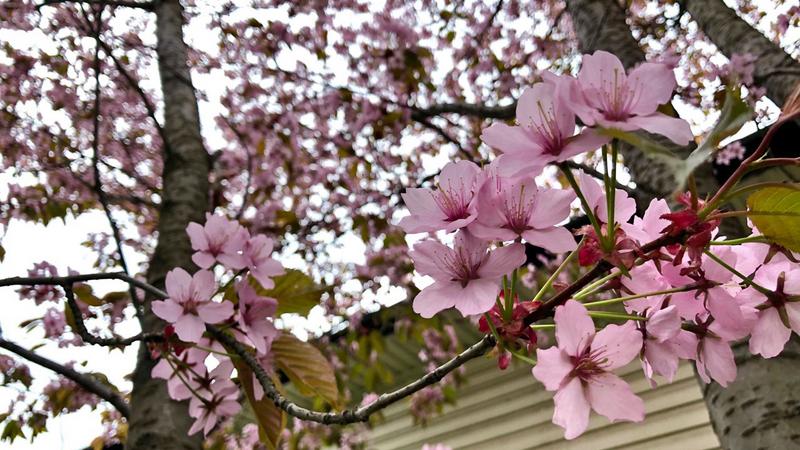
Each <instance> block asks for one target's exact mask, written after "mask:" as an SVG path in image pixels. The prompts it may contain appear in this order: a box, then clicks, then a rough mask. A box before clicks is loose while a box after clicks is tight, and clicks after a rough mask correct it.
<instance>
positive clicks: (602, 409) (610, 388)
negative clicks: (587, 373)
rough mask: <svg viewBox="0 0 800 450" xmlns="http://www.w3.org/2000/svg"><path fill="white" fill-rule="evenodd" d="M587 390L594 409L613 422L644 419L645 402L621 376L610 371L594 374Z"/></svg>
mask: <svg viewBox="0 0 800 450" xmlns="http://www.w3.org/2000/svg"><path fill="white" fill-rule="evenodd" d="M586 391H587V392H586V394H587V397H588V398H589V404H590V405H591V406H592V409H594V410H595V411H597V413H598V414H600V415H601V416H605V417H607V418H608V419H609V420H611V421H612V422H616V421H617V420H627V421H631V422H641V421H642V420H644V402H643V401H642V399H641V398H639V397H638V396H636V395H635V394H634V393H633V391H632V390H631V387H630V386H629V385H628V383H626V382H625V381H623V380H622V379H621V378H620V377H618V376H616V375H614V374H612V373H608V372H606V373H603V374H599V375H596V376H593V377H591V378H590V379H589V381H588V385H587V389H586Z"/></svg>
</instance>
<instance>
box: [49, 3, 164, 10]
mask: <svg viewBox="0 0 800 450" xmlns="http://www.w3.org/2000/svg"><path fill="white" fill-rule="evenodd" d="M62 3H84V4H87V5H101V6H122V7H125V8H138V9H143V10H145V11H153V7H154V6H155V2H152V1H148V2H136V1H126V0H44V1H43V2H42V3H40V4H39V5H38V6H37V7H36V9H41V8H43V7H45V6H53V5H59V4H62Z"/></svg>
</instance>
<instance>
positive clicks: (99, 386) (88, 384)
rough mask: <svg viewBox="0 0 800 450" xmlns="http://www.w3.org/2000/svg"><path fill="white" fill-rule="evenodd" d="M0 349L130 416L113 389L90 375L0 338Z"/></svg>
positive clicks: (126, 407) (127, 407)
mask: <svg viewBox="0 0 800 450" xmlns="http://www.w3.org/2000/svg"><path fill="white" fill-rule="evenodd" d="M0 348H4V349H6V350H8V351H9V352H11V353H14V354H16V355H18V356H21V357H23V358H25V359H27V360H28V361H30V362H32V363H35V364H38V365H40V366H42V367H44V368H46V369H50V370H52V371H53V372H55V373H57V374H59V375H61V376H63V377H65V378H68V379H70V380H72V381H74V382H75V384H77V385H78V386H80V387H82V388H83V389H84V390H86V391H87V392H91V393H92V394H94V395H96V396H98V397H100V398H101V399H103V400H105V401H107V402H108V403H111V405H113V406H114V408H116V409H117V410H118V411H119V412H120V414H122V415H123V416H124V417H125V418H127V417H128V416H130V407H129V406H128V403H127V402H126V401H125V400H124V399H123V398H122V396H121V395H120V394H119V393H118V392H117V391H116V390H115V389H112V388H111V386H108V385H106V384H103V383H101V382H100V381H99V380H97V379H96V378H94V377H92V376H91V375H88V374H83V373H80V372H78V371H76V370H74V369H71V368H69V367H67V366H64V365H61V364H59V363H57V362H55V361H52V360H49V359H47V358H45V357H43V356H41V355H37V354H36V353H34V352H32V351H30V350H28V349H26V348H23V347H20V346H19V345H17V344H15V343H13V342H10V341H7V340H5V339H3V338H2V337H0Z"/></svg>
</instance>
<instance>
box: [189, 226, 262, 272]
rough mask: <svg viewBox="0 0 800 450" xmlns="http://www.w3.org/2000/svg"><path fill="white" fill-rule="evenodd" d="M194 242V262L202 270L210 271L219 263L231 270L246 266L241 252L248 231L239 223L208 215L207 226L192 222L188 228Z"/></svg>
mask: <svg viewBox="0 0 800 450" xmlns="http://www.w3.org/2000/svg"><path fill="white" fill-rule="evenodd" d="M186 233H188V234H189V240H191V242H192V249H193V250H195V254H194V255H192V261H194V263H195V264H197V265H198V266H199V267H200V268H201V269H208V268H209V267H211V266H213V265H214V262H215V261H219V262H220V263H222V264H223V265H225V266H226V267H230V268H231V269H236V270H238V269H241V268H242V267H244V266H245V263H244V261H243V260H242V255H241V254H240V252H241V251H242V249H243V248H244V244H245V242H246V241H247V238H248V233H247V230H246V229H245V228H244V227H242V226H241V225H239V224H238V223H237V222H235V221H232V220H228V219H226V218H225V217H222V216H216V215H212V214H206V223H205V225H200V224H199V223H195V222H191V223H190V224H189V226H187V227H186Z"/></svg>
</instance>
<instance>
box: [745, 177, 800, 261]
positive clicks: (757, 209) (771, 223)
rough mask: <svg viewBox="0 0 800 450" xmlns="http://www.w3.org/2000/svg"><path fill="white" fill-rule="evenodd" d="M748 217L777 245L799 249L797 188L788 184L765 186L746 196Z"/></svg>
mask: <svg viewBox="0 0 800 450" xmlns="http://www.w3.org/2000/svg"><path fill="white" fill-rule="evenodd" d="M747 208H748V210H749V215H750V220H752V221H753V224H755V226H756V227H757V228H758V230H759V231H760V232H761V233H762V234H763V235H764V236H766V237H767V239H770V240H771V241H773V242H775V243H776V244H779V245H782V246H784V247H786V248H788V249H789V250H792V251H796V252H797V251H800V191H798V190H797V189H796V188H791V187H777V186H776V187H768V188H764V189H761V190H759V191H756V192H754V193H753V194H752V195H751V196H750V197H748V199H747Z"/></svg>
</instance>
